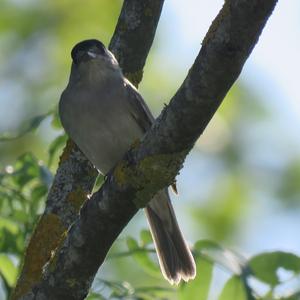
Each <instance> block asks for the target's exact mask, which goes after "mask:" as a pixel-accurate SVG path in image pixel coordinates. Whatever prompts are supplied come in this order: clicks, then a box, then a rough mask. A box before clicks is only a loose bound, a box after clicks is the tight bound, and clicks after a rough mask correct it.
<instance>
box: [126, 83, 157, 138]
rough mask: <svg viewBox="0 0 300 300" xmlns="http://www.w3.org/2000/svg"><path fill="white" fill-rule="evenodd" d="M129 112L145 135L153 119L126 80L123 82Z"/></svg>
mask: <svg viewBox="0 0 300 300" xmlns="http://www.w3.org/2000/svg"><path fill="white" fill-rule="evenodd" d="M124 85H125V89H126V93H127V99H128V102H129V112H130V114H131V116H132V117H133V118H134V119H135V121H136V122H137V124H138V125H139V126H140V127H141V129H142V131H143V132H144V133H145V132H146V131H147V130H148V129H149V128H150V127H151V125H152V124H153V122H154V117H153V115H152V113H151V112H150V110H149V108H148V106H147V104H146V103H145V101H144V99H143V98H142V96H141V95H140V94H139V92H138V91H137V89H136V88H135V87H134V86H133V85H132V84H131V83H130V82H129V81H128V80H127V79H125V81H124Z"/></svg>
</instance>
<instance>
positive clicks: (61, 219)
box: [11, 0, 164, 300]
mask: <svg viewBox="0 0 300 300" xmlns="http://www.w3.org/2000/svg"><path fill="white" fill-rule="evenodd" d="M163 3H164V0H145V1H140V0H125V1H124V4H123V7H122V10H121V14H120V17H119V20H118V23H117V26H116V30H115V32H114V35H113V37H112V40H111V43H110V49H111V51H112V52H113V53H114V54H115V55H116V56H117V57H119V58H120V60H121V64H120V65H121V67H122V69H123V72H124V73H125V74H127V76H128V77H129V78H131V79H132V80H133V83H134V84H135V85H136V86H137V85H138V84H139V82H140V81H141V80H142V74H143V67H144V64H145V61H146V58H147V56H148V53H149V50H150V47H151V45H152V42H153V39H154V36H155V31H156V27H157V24H158V21H159V17H160V14H161V9H162V6H163ZM132 24H135V26H133V25H132ZM96 176H97V172H96V170H95V169H94V167H93V166H92V165H91V163H90V162H89V161H88V160H87V159H86V157H85V156H84V155H83V154H82V153H81V152H80V150H79V149H78V148H77V146H76V145H75V144H74V143H73V142H72V141H70V140H69V141H68V143H67V145H66V147H65V149H64V151H63V153H62V155H61V158H60V163H59V166H58V170H57V173H56V175H55V178H54V182H53V184H52V187H51V190H50V192H49V194H48V198H47V202H46V208H45V211H44V213H43V215H42V216H41V218H40V220H39V222H38V224H37V226H36V228H35V231H34V233H33V235H32V237H31V239H30V241H29V244H28V247H27V250H26V253H25V256H24V262H23V266H22V271H21V274H20V277H19V279H18V282H17V286H16V288H15V290H14V292H13V295H12V297H11V299H12V300H14V299H19V298H20V297H21V296H23V295H25V294H26V293H27V292H28V291H29V290H30V289H31V288H32V286H33V285H34V284H36V283H37V282H38V281H39V280H40V279H41V276H42V270H43V266H44V265H45V263H46V262H47V261H48V260H49V258H50V256H51V252H52V251H54V250H55V249H56V248H57V246H58V245H59V243H60V242H61V241H62V240H63V238H64V233H65V232H66V230H67V229H68V228H69V226H70V225H71V224H72V223H73V222H74V221H75V219H76V218H77V217H78V212H79V209H80V207H81V205H82V204H83V203H84V201H85V200H86V199H87V195H88V194H90V193H91V191H92V188H93V186H94V183H95V179H96Z"/></svg>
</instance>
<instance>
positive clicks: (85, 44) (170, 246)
mask: <svg viewBox="0 0 300 300" xmlns="http://www.w3.org/2000/svg"><path fill="white" fill-rule="evenodd" d="M71 57H72V66H71V73H70V77H69V82H68V84H67V87H66V88H65V90H64V91H63V93H62V95H61V98H60V101H59V116H60V120H61V123H62V126H63V127H64V129H65V131H66V133H67V135H68V136H69V137H70V138H71V139H72V140H73V141H74V142H75V144H76V145H77V146H78V147H79V149H80V150H81V151H82V152H83V153H84V155H85V156H86V157H87V158H88V159H89V161H91V163H92V164H93V165H94V166H95V167H96V168H97V169H98V171H99V172H100V173H101V174H103V175H106V174H108V173H109V172H110V171H111V170H112V169H113V167H114V166H115V165H116V164H117V163H118V162H119V161H120V160H121V159H122V158H123V156H124V154H125V153H126V152H127V151H128V150H129V149H130V147H131V146H132V144H133V143H134V142H136V141H137V139H140V138H142V137H143V136H144V134H145V133H146V131H147V130H148V129H149V128H150V127H151V126H152V124H153V123H154V121H155V119H154V117H153V115H152V113H151V112H150V110H149V108H148V106H147V104H146V103H145V101H144V100H143V98H142V96H141V95H140V93H139V92H138V91H137V89H136V88H135V87H134V86H133V85H132V84H131V83H130V82H129V80H127V79H126V78H125V76H124V75H123V73H122V70H121V67H120V66H119V63H118V61H117V60H116V58H115V56H114V55H113V53H111V52H110V51H109V50H108V49H107V48H106V47H105V46H104V44H103V43H102V42H100V41H99V40H96V39H89V40H84V41H81V42H79V43H77V44H76V45H75V46H74V47H73V49H72V51H71ZM144 211H145V214H146V217H147V220H148V223H149V227H150V232H151V235H152V238H153V242H154V246H155V249H156V252H157V256H158V261H159V265H160V269H161V272H162V274H163V276H164V277H165V279H167V280H168V281H169V282H170V284H172V285H173V284H176V285H178V284H179V283H180V282H181V281H182V280H183V281H185V282H187V281H189V280H190V279H194V278H195V276H196V265H195V260H194V258H193V255H192V253H191V250H190V249H189V247H188V245H187V243H186V241H185V239H184V237H183V235H182V233H181V230H180V228H179V225H178V222H177V219H176V216H175V212H174V209H173V206H172V203H171V200H170V196H169V192H168V187H166V188H164V189H162V190H160V191H159V192H158V193H157V194H156V195H155V196H154V197H153V199H151V201H150V202H149V204H148V205H147V206H146V207H145V209H144Z"/></svg>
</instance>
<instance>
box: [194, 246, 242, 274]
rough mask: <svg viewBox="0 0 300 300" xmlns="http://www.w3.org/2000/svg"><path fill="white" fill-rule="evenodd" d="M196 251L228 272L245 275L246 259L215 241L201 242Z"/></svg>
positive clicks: (195, 248)
mask: <svg viewBox="0 0 300 300" xmlns="http://www.w3.org/2000/svg"><path fill="white" fill-rule="evenodd" d="M194 250H195V252H196V254H198V255H199V256H202V257H205V258H206V259H208V260H210V261H211V262H214V263H216V264H218V265H220V266H222V267H223V268H225V269H226V270H228V271H230V272H231V273H234V274H236V275H240V274H241V273H243V270H244V268H245V261H246V260H245V259H244V258H243V257H241V256H239V255H237V254H236V253H235V252H233V251H231V250H229V249H226V248H223V247H222V246H220V245H218V244H217V243H215V242H214V241H210V240H201V241H198V242H196V244H195V245H194Z"/></svg>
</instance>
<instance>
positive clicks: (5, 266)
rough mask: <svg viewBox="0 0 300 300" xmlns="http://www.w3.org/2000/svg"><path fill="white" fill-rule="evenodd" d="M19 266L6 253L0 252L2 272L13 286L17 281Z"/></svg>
mask: <svg viewBox="0 0 300 300" xmlns="http://www.w3.org/2000/svg"><path fill="white" fill-rule="evenodd" d="M17 273H18V272H17V268H16V267H15V265H14V264H13V263H12V261H11V260H10V258H9V257H8V256H7V255H6V254H0V274H1V275H2V277H3V279H4V280H5V281H6V283H7V284H8V285H9V286H10V287H12V286H14V284H15V283H16V279H17Z"/></svg>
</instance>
